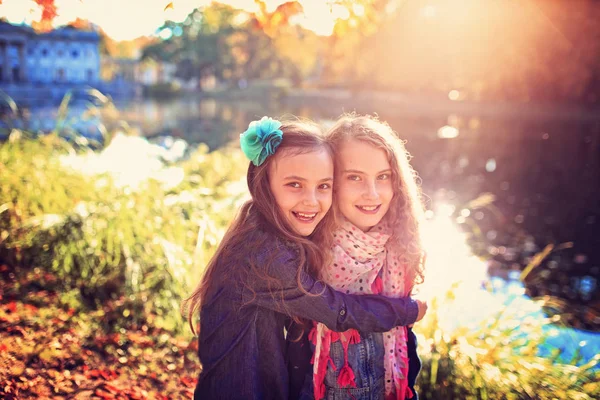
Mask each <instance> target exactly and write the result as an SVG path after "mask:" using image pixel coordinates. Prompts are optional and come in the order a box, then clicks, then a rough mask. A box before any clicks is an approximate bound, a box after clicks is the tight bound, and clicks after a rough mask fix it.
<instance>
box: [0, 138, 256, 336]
mask: <svg viewBox="0 0 600 400" xmlns="http://www.w3.org/2000/svg"><path fill="white" fill-rule="evenodd" d="M74 151H75V150H74V148H73V147H72V146H71V145H70V144H69V143H67V142H66V141H64V140H63V139H61V138H60V137H58V136H57V135H48V136H45V137H42V138H40V139H27V138H17V137H15V136H14V135H13V136H12V137H11V140H8V141H7V142H5V143H4V144H2V145H0V235H1V236H0V237H1V241H0V257H1V258H2V259H5V260H8V261H9V263H11V264H13V265H17V264H18V265H29V266H35V267H40V268H42V269H44V270H48V271H50V270H51V271H53V272H54V273H55V274H56V275H57V276H58V277H59V278H60V279H61V283H62V285H63V289H64V290H65V292H68V291H70V290H72V289H78V291H79V293H80V296H81V300H82V302H83V303H84V304H85V305H86V306H91V307H94V308H97V307H101V306H102V304H103V303H104V302H106V301H107V300H109V299H117V298H121V297H123V298H124V299H125V301H124V302H123V303H122V309H121V310H117V311H118V312H117V313H116V314H115V316H114V318H115V320H114V321H109V322H112V323H116V324H117V325H119V324H121V323H137V322H140V321H141V320H146V319H148V318H150V319H151V320H150V321H146V322H148V323H150V324H155V325H156V326H157V327H161V328H165V329H169V330H173V331H179V330H180V329H181V328H182V327H183V326H184V324H183V322H184V321H183V318H182V317H181V314H180V313H179V306H180V302H181V299H182V298H183V297H184V296H186V295H187V294H188V293H189V291H190V289H191V287H192V286H193V285H195V283H196V281H197V280H199V269H200V268H201V267H202V266H203V265H205V263H206V261H207V260H208V259H209V257H210V256H211V255H212V251H213V249H214V248H215V244H216V243H217V241H218V238H219V237H220V236H221V235H222V233H223V230H224V229H225V227H226V225H227V223H228V222H229V216H230V215H232V214H233V212H234V210H235V209H236V208H237V206H238V204H239V202H240V201H241V198H242V197H243V193H244V192H245V186H244V185H243V184H239V185H236V184H235V183H236V182H239V180H240V177H241V176H243V170H244V169H245V167H246V162H244V161H243V160H242V156H241V154H239V153H240V152H239V151H235V150H231V149H229V150H227V149H226V150H224V151H222V152H218V153H210V154H209V153H208V152H207V149H206V148H205V147H203V148H200V149H198V150H197V152H196V153H195V154H193V155H192V156H191V158H190V159H189V160H187V161H185V162H182V163H181V164H180V165H179V166H181V167H182V168H183V170H184V171H185V179H184V180H183V182H182V183H180V184H179V185H178V186H176V187H174V188H171V189H168V190H167V189H164V188H163V186H162V185H161V184H160V183H159V182H157V181H154V180H149V181H147V182H146V183H145V184H144V185H142V186H141V187H139V188H137V189H135V190H134V189H132V188H130V187H118V186H116V185H115V184H114V182H113V181H112V179H111V176H109V175H108V174H104V175H97V176H92V177H89V176H84V175H83V174H81V173H80V172H77V171H73V170H70V169H69V168H68V167H66V166H64V165H62V164H61V162H60V157H61V156H62V155H65V154H68V153H73V152H74ZM88 151H89V150H82V151H81V152H82V153H85V152H88ZM190 277H194V278H193V279H192V282H190V281H188V279H189V278H190ZM119 313H120V315H119ZM109 325H110V324H109Z"/></svg>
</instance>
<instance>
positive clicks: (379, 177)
mask: <svg viewBox="0 0 600 400" xmlns="http://www.w3.org/2000/svg"><path fill="white" fill-rule="evenodd" d="M377 179H379V180H381V181H385V180H388V179H390V174H381V175H379V176H378V177H377Z"/></svg>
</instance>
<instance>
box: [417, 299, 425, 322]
mask: <svg viewBox="0 0 600 400" xmlns="http://www.w3.org/2000/svg"><path fill="white" fill-rule="evenodd" d="M415 301H416V302H417V306H418V307H419V313H418V314H417V319H416V320H415V322H419V321H420V320H422V319H423V317H424V316H425V313H426V312H427V302H426V301H423V300H419V299H415Z"/></svg>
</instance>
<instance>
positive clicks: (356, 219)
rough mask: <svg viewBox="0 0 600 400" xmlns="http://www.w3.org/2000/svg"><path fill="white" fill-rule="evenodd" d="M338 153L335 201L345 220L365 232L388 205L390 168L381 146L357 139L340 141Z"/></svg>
mask: <svg viewBox="0 0 600 400" xmlns="http://www.w3.org/2000/svg"><path fill="white" fill-rule="evenodd" d="M338 154H339V157H338V159H337V167H338V168H337V170H336V174H335V185H336V204H337V206H338V208H339V210H340V212H341V213H342V215H344V217H346V219H347V220H348V221H350V222H351V223H352V224H354V225H355V226H356V227H358V228H360V229H361V230H362V231H363V232H367V231H368V230H369V229H371V228H372V227H374V226H375V225H377V224H378V223H379V221H381V219H382V218H383V217H384V216H385V214H386V213H387V211H388V209H389V208H390V202H391V201H392V198H393V197H394V189H393V187H392V167H391V166H390V163H389V161H388V157H387V154H386V152H385V151H384V150H383V149H381V148H378V147H375V146H373V145H371V144H369V143H367V142H363V141H360V140H355V139H350V140H347V141H345V142H343V143H342V144H341V145H340V147H339V149H338Z"/></svg>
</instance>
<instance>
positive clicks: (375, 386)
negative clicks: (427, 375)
mask: <svg viewBox="0 0 600 400" xmlns="http://www.w3.org/2000/svg"><path fill="white" fill-rule="evenodd" d="M360 339H361V341H360V343H356V344H349V345H348V363H349V364H350V367H351V368H352V370H353V371H354V376H355V382H356V387H355V388H354V387H343V388H342V387H340V386H339V384H338V381H337V379H338V375H339V371H340V370H341V369H342V367H343V366H344V349H343V347H342V344H341V342H340V341H336V342H332V343H331V349H330V356H331V359H332V360H333V363H334V364H335V370H333V368H331V365H330V366H329V367H328V368H327V374H326V375H325V387H326V395H325V399H327V400H382V399H383V398H384V395H385V387H384V379H385V370H384V366H383V359H384V353H385V349H384V346H383V334H381V333H361V335H360ZM407 340H408V343H407V346H408V356H409V371H408V385H409V387H410V389H411V390H412V392H413V397H412V398H411V400H418V396H417V393H416V392H415V389H414V385H415V381H416V378H417V375H418V374H419V371H420V369H421V360H420V359H419V358H418V356H417V351H416V348H417V342H416V337H415V334H414V333H413V332H412V329H408V335H407ZM313 351H314V346H313ZM312 382H313V381H312V369H311V370H310V372H309V374H307V376H306V380H305V382H304V386H303V388H302V394H301V395H300V399H301V400H314V394H313V384H312Z"/></svg>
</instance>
